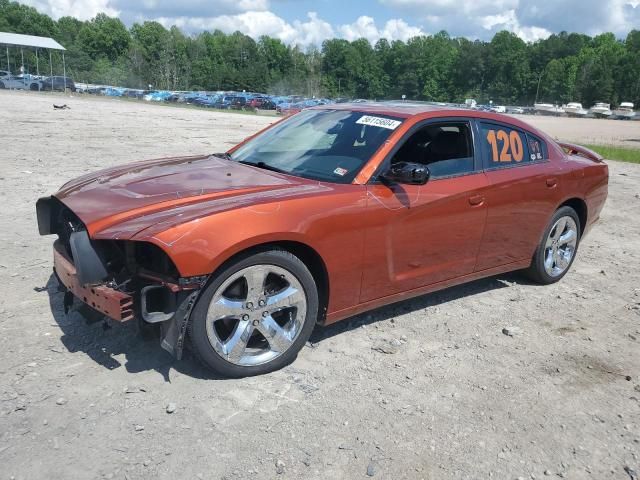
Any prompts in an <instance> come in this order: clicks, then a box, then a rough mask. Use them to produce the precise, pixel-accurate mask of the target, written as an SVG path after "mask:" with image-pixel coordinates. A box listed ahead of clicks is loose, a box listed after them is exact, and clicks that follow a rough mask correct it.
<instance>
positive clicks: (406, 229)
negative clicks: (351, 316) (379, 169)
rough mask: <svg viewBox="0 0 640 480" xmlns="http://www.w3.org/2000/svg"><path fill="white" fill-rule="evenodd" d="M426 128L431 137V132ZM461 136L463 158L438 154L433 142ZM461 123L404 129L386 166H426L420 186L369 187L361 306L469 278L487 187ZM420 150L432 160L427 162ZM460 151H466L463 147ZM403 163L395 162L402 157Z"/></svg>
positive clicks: (466, 124)
mask: <svg viewBox="0 0 640 480" xmlns="http://www.w3.org/2000/svg"><path fill="white" fill-rule="evenodd" d="M429 129H431V131H429ZM455 132H458V133H461V132H463V133H464V135H466V136H467V137H468V138H467V141H468V150H467V151H466V152H464V151H459V152H455V151H454V150H455V149H451V151H450V152H449V154H448V156H450V157H451V158H447V151H446V149H442V148H440V149H438V150H439V151H438V152H437V156H438V158H437V161H435V162H433V161H432V160H434V158H429V156H430V155H431V154H434V152H433V151H430V150H434V149H433V148H432V149H430V148H429V146H430V145H431V146H433V145H434V143H433V142H434V141H435V139H436V138H437V137H439V136H440V135H443V136H444V137H443V138H444V140H445V144H444V145H445V146H446V137H451V138H454V139H455V137H456V133H455ZM472 133H473V128H472V124H471V122H470V121H469V120H467V119H459V118H458V119H455V120H451V121H444V120H443V121H429V122H425V123H424V124H421V125H418V126H417V127H415V128H413V129H412V130H410V131H409V132H408V133H407V135H406V136H405V138H404V139H403V140H401V141H400V142H398V147H397V148H396V150H394V152H392V154H391V155H390V159H388V161H391V162H393V161H394V159H395V160H399V161H412V162H414V163H425V164H426V165H427V166H428V167H429V169H430V170H431V172H432V178H431V179H430V180H429V181H428V182H427V184H426V185H400V184H385V183H382V182H380V181H378V182H374V183H372V184H370V185H368V186H367V193H368V195H367V216H368V222H367V223H368V225H369V227H368V229H367V232H366V239H365V252H364V257H365V263H364V272H363V283H362V292H361V301H362V302H366V301H369V300H373V299H376V298H381V297H384V296H388V295H392V294H394V293H399V292H403V291H408V290H412V289H415V288H419V287H422V286H426V285H431V284H435V283H438V282H442V281H445V280H448V279H451V278H455V277H459V276H463V275H466V274H470V273H472V272H473V269H474V266H475V263H476V257H477V253H478V248H479V246H480V241H481V239H482V233H483V229H484V224H485V219H486V214H487V207H486V202H485V195H486V190H487V187H488V181H487V179H486V176H485V174H484V172H483V171H482V163H481V158H480V157H479V156H478V155H477V154H476V151H477V147H476V145H475V144H474V139H473V135H472ZM421 149H423V150H424V151H426V152H430V154H428V155H426V157H425V156H424V155H423V154H422V151H421ZM462 150H464V146H463V147H462ZM400 157H401V158H400Z"/></svg>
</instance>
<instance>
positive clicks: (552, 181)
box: [547, 178, 558, 188]
mask: <svg viewBox="0 0 640 480" xmlns="http://www.w3.org/2000/svg"><path fill="white" fill-rule="evenodd" d="M556 185H558V179H557V178H547V187H549V188H553V187H555V186H556Z"/></svg>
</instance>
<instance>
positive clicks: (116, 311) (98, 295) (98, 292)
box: [53, 240, 134, 322]
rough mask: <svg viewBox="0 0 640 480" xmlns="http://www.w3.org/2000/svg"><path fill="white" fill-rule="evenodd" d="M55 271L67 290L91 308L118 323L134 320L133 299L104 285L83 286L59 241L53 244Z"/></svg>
mask: <svg viewBox="0 0 640 480" xmlns="http://www.w3.org/2000/svg"><path fill="white" fill-rule="evenodd" d="M53 269H54V271H55V273H56V275H57V277H58V280H59V281H60V282H61V283H62V284H63V285H64V286H65V287H66V288H67V290H69V291H70V292H71V293H73V295H75V296H76V297H77V298H78V299H79V300H81V301H82V302H84V303H86V304H87V305H89V306H90V307H91V308H94V309H95V310H97V311H99V312H101V313H103V314H104V315H106V316H107V317H109V318H112V319H113V320H116V321H118V322H126V321H128V320H133V318H134V313H133V298H132V297H131V296H130V295H127V294H126V293H123V292H119V291H118V290H114V289H112V288H109V287H106V286H104V285H95V286H83V285H82V284H81V283H80V281H79V280H78V274H77V271H76V267H75V266H74V264H73V263H72V262H71V260H70V259H69V258H68V257H67V254H66V252H65V251H64V247H63V246H62V244H61V243H60V241H59V240H57V241H56V242H55V243H54V244H53Z"/></svg>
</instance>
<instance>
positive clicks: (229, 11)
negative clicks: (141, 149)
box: [22, 0, 640, 46]
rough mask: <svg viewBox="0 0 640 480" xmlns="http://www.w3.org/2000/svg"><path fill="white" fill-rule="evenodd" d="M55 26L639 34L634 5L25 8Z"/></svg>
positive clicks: (359, 1) (426, 0)
mask: <svg viewBox="0 0 640 480" xmlns="http://www.w3.org/2000/svg"><path fill="white" fill-rule="evenodd" d="M22 3H25V4H29V5H32V6H35V7H36V8H38V9H39V10H40V11H42V12H45V13H48V14H50V15H52V16H53V17H54V18H58V17H60V16H63V15H73V16H75V17H78V18H82V19H88V18H92V17H93V16H95V15H96V14H97V13H99V12H105V13H107V14H109V15H112V16H118V17H119V18H121V19H122V20H123V21H124V22H125V23H126V24H127V25H131V24H132V23H134V22H141V21H144V20H157V21H159V22H161V23H162V24H164V25H165V26H171V25H177V26H179V27H180V28H182V29H183V30H184V31H186V32H189V33H197V32H199V31H202V30H214V29H221V30H223V31H226V32H229V33H231V32H233V31H235V30H240V31H241V32H243V33H245V34H247V35H250V36H252V37H254V38H258V37H259V36H260V35H271V36H273V37H277V38H280V39H282V40H283V41H284V42H286V43H289V44H299V45H301V46H308V45H312V44H315V45H320V44H321V43H322V41H323V40H325V39H327V38H333V37H340V38H346V39H348V40H355V39H357V38H366V39H368V40H369V41H371V42H375V41H377V40H378V39H379V38H381V37H385V38H388V39H390V40H396V39H399V40H407V39H408V38H411V37H412V36H416V35H420V34H431V33H436V32H438V31H440V30H447V31H448V32H449V33H450V34H451V35H453V36H465V37H468V38H480V39H484V40H486V39H490V38H491V37H492V36H493V35H494V34H495V32H497V31H499V30H509V31H512V32H514V33H516V34H517V35H518V36H520V37H521V38H523V39H524V40H527V41H533V40H537V39H540V38H545V37H547V36H549V35H550V34H552V33H557V32H560V31H562V30H566V31H570V32H581V33H587V34H589V35H595V34H598V33H602V32H606V31H611V32H614V33H615V34H616V35H618V36H619V37H621V38H624V36H626V34H627V33H628V32H629V31H630V30H631V29H632V28H640V0H553V1H548V0H544V1H541V0H23V1H22Z"/></svg>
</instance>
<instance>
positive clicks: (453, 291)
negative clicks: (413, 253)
mask: <svg viewBox="0 0 640 480" xmlns="http://www.w3.org/2000/svg"><path fill="white" fill-rule="evenodd" d="M514 283H516V284H519V285H533V284H534V283H533V282H530V281H529V280H528V279H527V278H525V277H524V276H523V275H522V274H520V273H518V272H510V273H505V274H502V275H497V276H495V277H488V278H483V279H480V280H475V281H473V282H469V283H465V284H462V285H458V286H455V287H449V288H446V289H444V290H439V291H436V292H433V293H428V294H425V295H421V296H419V297H415V298H412V299H409V300H403V301H400V302H397V303H392V304H390V305H385V306H384V307H380V308H376V309H374V310H370V311H368V312H365V313H361V314H359V315H355V316H353V317H351V318H348V319H346V320H344V321H341V322H337V323H333V324H331V325H328V326H326V327H323V328H316V329H315V330H314V332H313V334H312V335H311V338H310V339H309V341H310V342H311V343H312V344H315V343H319V342H322V341H323V340H326V339H327V338H331V337H333V336H335V335H339V334H341V333H344V332H347V331H349V330H354V329H356V328H360V327H362V326H363V325H370V324H372V323H376V322H380V321H384V320H390V319H392V318H396V317H398V316H400V315H404V314H406V313H411V312H415V311H418V310H424V309H425V308H428V307H435V306H437V305H442V304H445V303H448V302H451V301H453V300H457V299H459V298H464V297H471V296H474V295H478V294H481V293H484V292H488V291H491V290H497V289H500V288H507V287H509V286H510V285H512V284H514Z"/></svg>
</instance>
